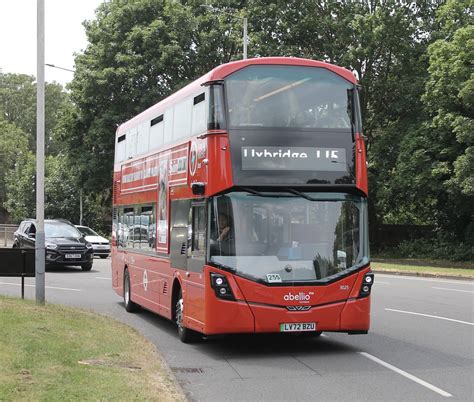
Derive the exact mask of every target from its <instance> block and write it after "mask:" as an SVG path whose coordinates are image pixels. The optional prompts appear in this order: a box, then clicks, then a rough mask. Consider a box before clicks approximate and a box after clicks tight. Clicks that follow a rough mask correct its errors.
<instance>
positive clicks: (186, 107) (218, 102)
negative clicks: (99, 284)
mask: <svg viewBox="0 0 474 402" xmlns="http://www.w3.org/2000/svg"><path fill="white" fill-rule="evenodd" d="M113 189H114V194H113V202H114V205H113V207H114V210H113V211H114V212H113V214H114V216H113V234H112V243H113V247H112V282H113V283H112V285H113V288H114V290H115V291H116V292H117V293H118V294H119V295H122V296H123V298H124V304H125V308H126V309H127V311H133V310H134V309H135V308H136V307H137V306H138V305H139V306H142V307H144V308H146V309H148V310H151V311H153V312H155V313H157V314H160V315H162V316H164V317H167V318H169V319H170V320H173V321H175V322H176V324H177V327H178V334H179V336H180V338H181V340H182V341H184V342H189V341H191V340H193V339H194V338H195V337H196V336H197V335H199V334H205V335H212V334H227V333H257V332H307V333H308V334H309V335H314V336H317V335H319V334H321V332H322V331H336V332H347V333H349V334H364V333H367V331H368V329H369V322H370V291H371V286H372V283H373V274H372V273H371V270H370V266H369V248H368V224H367V168H366V156H365V144H364V139H363V136H362V127H361V117H360V108H359V95H358V86H357V82H356V80H355V78H354V76H353V75H352V74H351V73H350V72H349V71H348V70H346V69H344V68H341V67H337V66H334V65H331V64H328V63H323V62H319V61H313V60H306V59H297V58H284V57H272V58H258V59H249V60H242V61H236V62H232V63H228V64H224V65H221V66H219V67H217V68H215V69H214V70H212V71H210V72H209V73H207V74H206V75H204V76H203V77H201V78H199V79H197V80H196V81H194V82H193V83H191V84H189V85H188V86H186V87H184V88H183V89H181V90H179V91H178V92H176V93H175V94H173V95H171V96H169V97H168V98H166V99H164V100H163V101H161V102H159V103H157V104H156V105H154V106H152V107H150V108H149V109H147V110H146V111H144V112H143V113H141V114H139V115H138V116H136V117H134V118H132V119H131V120H129V121H127V122H126V123H124V124H122V125H121V126H120V127H119V128H118V130H117V134H116V139H115V164H114V182H113Z"/></svg>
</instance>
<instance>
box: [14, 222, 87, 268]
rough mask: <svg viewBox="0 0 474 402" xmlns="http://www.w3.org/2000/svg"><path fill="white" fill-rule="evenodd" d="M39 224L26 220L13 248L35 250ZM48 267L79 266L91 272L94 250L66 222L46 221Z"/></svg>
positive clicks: (19, 229) (15, 235) (21, 225)
mask: <svg viewBox="0 0 474 402" xmlns="http://www.w3.org/2000/svg"><path fill="white" fill-rule="evenodd" d="M36 231H37V222H36V220H35V219H26V220H24V221H23V222H21V223H20V226H19V227H18V229H17V230H16V232H15V233H14V242H13V247H20V248H35V242H36ZM44 234H45V248H46V250H45V252H46V266H53V265H77V266H80V267H81V268H82V270H83V271H90V270H91V269H92V264H93V257H94V255H93V249H92V244H90V243H89V242H88V241H87V240H86V239H85V238H84V236H82V234H81V232H79V230H77V229H76V227H75V226H74V225H72V224H71V223H69V222H68V221H66V220H61V219H46V220H45V221H44Z"/></svg>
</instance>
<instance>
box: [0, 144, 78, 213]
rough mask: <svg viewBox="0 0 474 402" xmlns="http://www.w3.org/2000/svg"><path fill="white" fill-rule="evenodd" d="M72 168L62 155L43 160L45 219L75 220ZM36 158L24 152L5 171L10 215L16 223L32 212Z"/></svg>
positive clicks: (74, 181)
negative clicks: (23, 154) (9, 169)
mask: <svg viewBox="0 0 474 402" xmlns="http://www.w3.org/2000/svg"><path fill="white" fill-rule="evenodd" d="M74 171H75V169H74V167H73V166H71V164H70V161H69V159H68V158H66V157H65V156H64V155H57V156H52V155H50V156H48V157H47V158H46V160H45V187H44V188H45V189H44V191H45V205H44V215H45V218H64V219H68V220H70V221H72V222H78V221H79V191H78V190H77V177H76V176H75V173H74ZM35 175H36V157H35V155H34V154H33V153H31V152H28V153H26V155H25V156H23V157H21V158H19V159H18V160H17V163H16V164H15V168H14V169H13V170H11V171H9V172H8V173H7V174H6V188H7V201H6V202H5V207H6V209H7V210H8V212H9V213H10V216H11V218H12V219H13V220H14V221H16V222H19V221H21V220H22V219H25V218H27V217H34V216H35V215H36V191H35V190H36V188H35V185H36V180H35Z"/></svg>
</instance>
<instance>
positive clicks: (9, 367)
mask: <svg viewBox="0 0 474 402" xmlns="http://www.w3.org/2000/svg"><path fill="white" fill-rule="evenodd" d="M0 339H1V341H0V362H1V364H0V366H1V370H0V400H45V401H63V400H81V401H84V400H94V401H98V400H159V401H177V400H184V397H183V396H182V393H181V391H180V390H179V389H178V388H177V386H176V384H175V383H174V381H173V378H172V376H171V375H170V374H169V372H168V371H167V369H166V366H165V364H164V363H163V360H162V359H161V357H160V355H159V354H158V352H157V351H156V349H155V347H154V346H153V345H152V344H151V343H150V342H148V341H147V340H146V339H144V338H143V337H142V336H141V335H140V334H139V333H138V332H137V331H135V330H134V329H132V328H130V327H128V326H126V325H124V324H121V323H119V322H117V321H114V320H112V319H110V318H106V317H103V316H99V315H97V314H94V313H89V312H85V311H81V310H76V309H72V308H68V307H62V306H56V305H47V306H44V307H42V306H38V305H36V304H35V303H34V302H32V301H29V300H20V299H13V298H9V297H3V296H0Z"/></svg>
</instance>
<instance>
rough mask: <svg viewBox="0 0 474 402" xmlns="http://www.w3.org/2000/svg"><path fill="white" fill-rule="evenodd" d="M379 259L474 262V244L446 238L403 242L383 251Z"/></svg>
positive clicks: (379, 254) (378, 254) (379, 253)
mask: <svg viewBox="0 0 474 402" xmlns="http://www.w3.org/2000/svg"><path fill="white" fill-rule="evenodd" d="M473 241H474V239H473ZM377 257H378V258H394V259H400V258H418V259H420V258H426V259H430V260H446V261H466V262H469V261H471V262H472V261H474V244H468V243H456V242H454V241H452V240H450V239H446V238H444V237H441V236H439V237H436V238H432V239H416V240H410V241H403V242H402V243H400V244H399V245H398V246H397V247H394V248H391V249H385V250H381V251H379V252H378V253H377Z"/></svg>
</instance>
